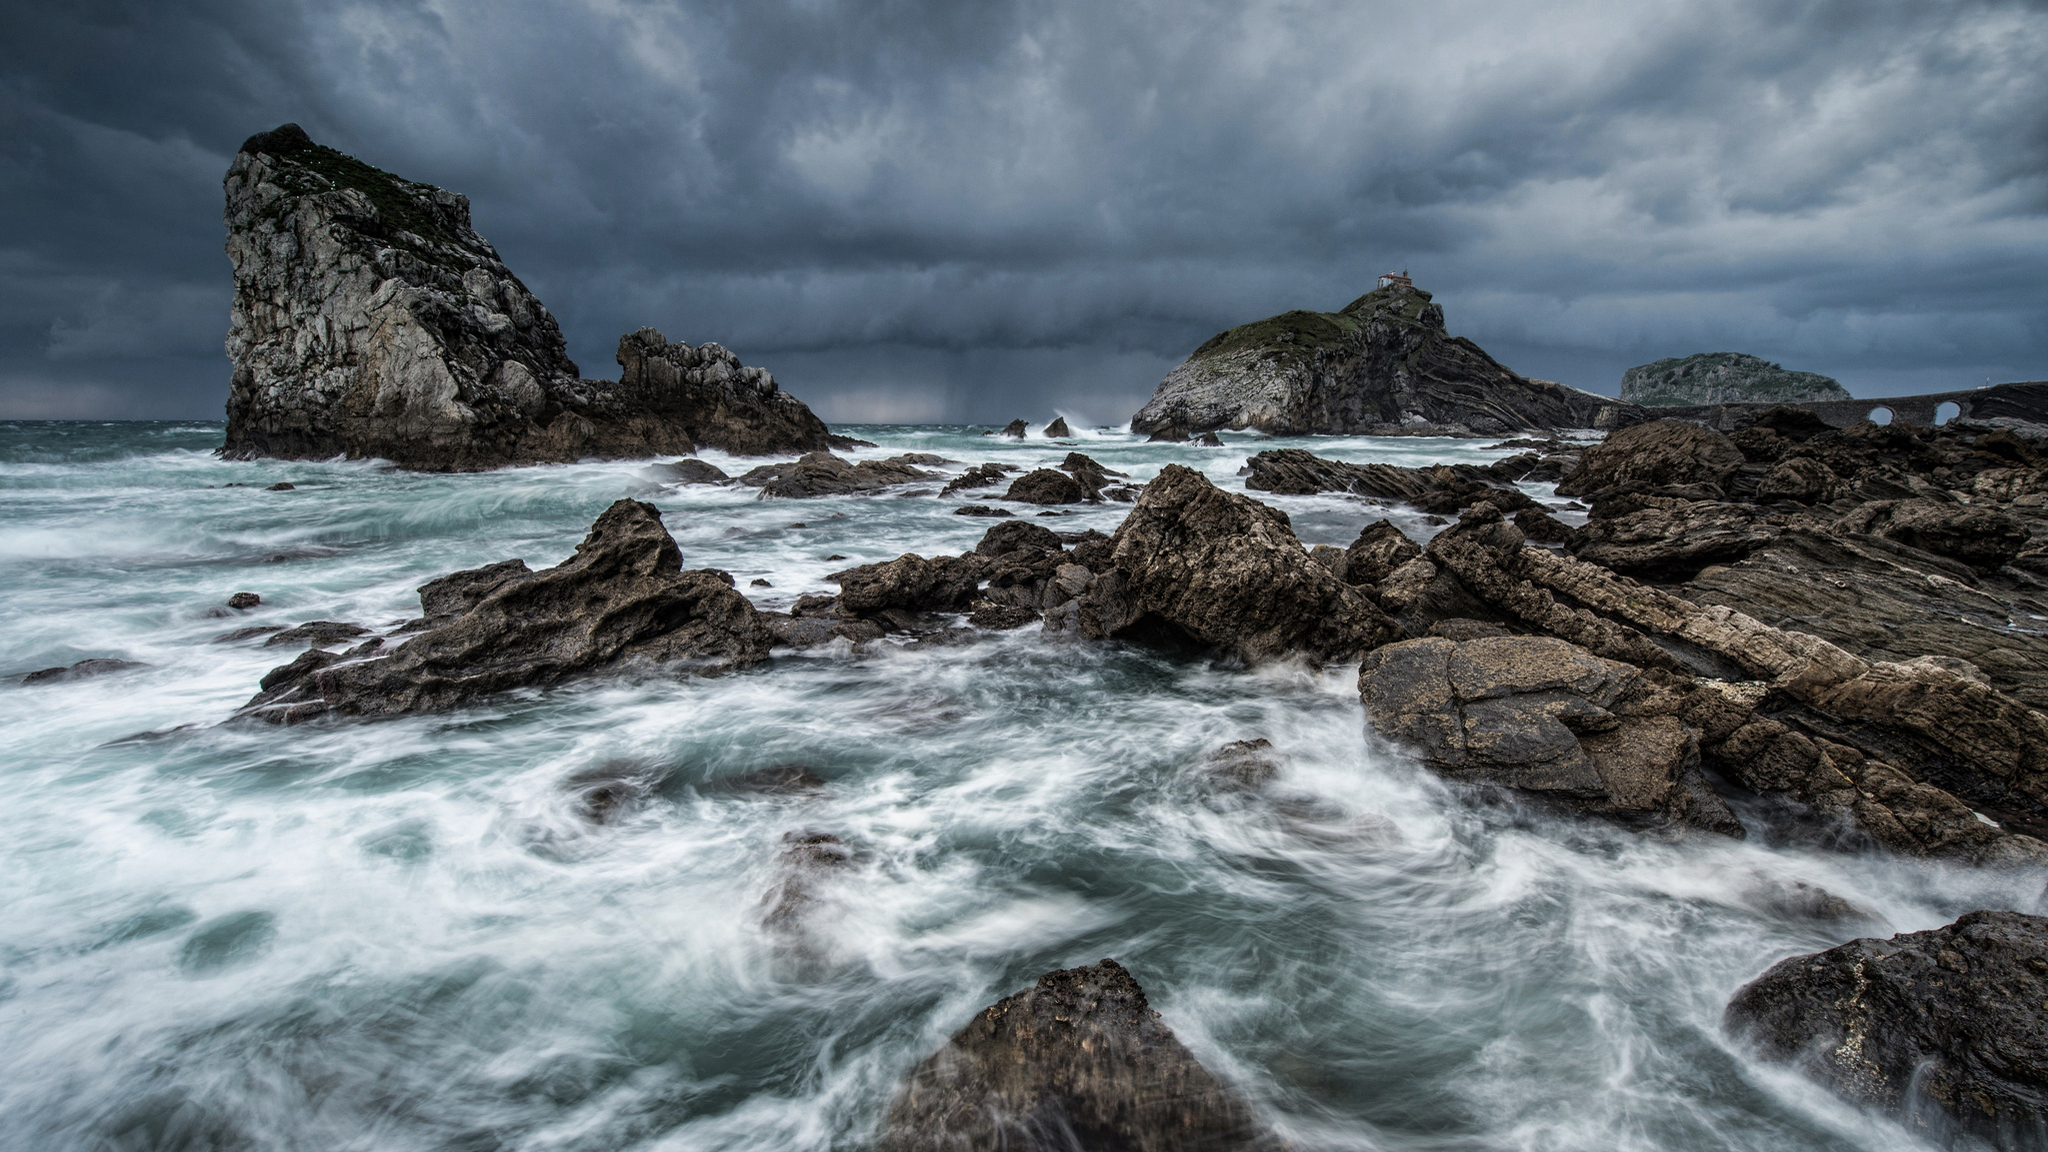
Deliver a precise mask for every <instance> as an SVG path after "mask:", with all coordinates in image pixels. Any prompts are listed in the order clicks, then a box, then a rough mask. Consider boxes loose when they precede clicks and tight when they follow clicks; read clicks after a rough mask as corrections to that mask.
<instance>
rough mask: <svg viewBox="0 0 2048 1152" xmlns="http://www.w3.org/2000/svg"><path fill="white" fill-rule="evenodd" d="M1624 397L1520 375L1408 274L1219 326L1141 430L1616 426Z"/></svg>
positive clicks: (1179, 433)
mask: <svg viewBox="0 0 2048 1152" xmlns="http://www.w3.org/2000/svg"><path fill="white" fill-rule="evenodd" d="M1625 407H1626V406H1625V405H1618V404H1616V403H1615V401H1614V400H1613V399H1612V398H1611V397H1606V396H1599V395H1595V394H1594V393H1591V392H1583V391H1580V390H1579V389H1577V388H1567V387H1565V386H1563V385H1561V384H1554V383H1551V382H1549V381H1545V380H1530V379H1526V378H1524V377H1521V376H1517V375H1516V374H1515V373H1513V372H1511V371H1509V370H1508V369H1506V368H1504V367H1502V366H1501V365H1500V364H1499V363H1498V362H1496V361H1495V360H1494V359H1493V357H1491V356H1488V355H1487V354H1486V352H1485V351H1484V350H1483V349H1481V348H1480V347H1479V345H1477V344H1474V343H1473V342H1472V341H1470V340H1467V339H1466V338H1464V337H1463V336H1452V335H1450V334H1449V333H1448V332H1446V331H1445V330H1444V311H1443V308H1442V307H1440V306H1439V305H1437V304H1434V303H1431V301H1430V294H1429V293H1427V292H1425V291H1423V290H1422V289H1420V288H1416V287H1414V286H1412V285H1410V284H1405V283H1400V282H1398V281H1397V282H1394V283H1389V284H1386V285H1385V286H1383V287H1380V288H1377V289H1374V290H1373V291H1371V292H1368V293H1366V294H1365V295H1363V296H1361V297H1359V298H1358V299H1356V300H1354V301H1352V302H1351V303H1350V304H1348V305H1346V306H1345V307H1344V309H1343V310H1342V311H1339V312H1302V311H1296V312H1286V313H1282V314H1281V315H1278V316H1274V317H1271V318H1270V319H1266V320H1261V321H1259V322H1257V323H1255V324H1245V325H1241V326H1240V327H1236V328H1232V329H1231V330H1229V331H1228V332H1223V333H1220V334H1218V335H1216V336H1215V337H1213V338H1211V339H1210V340H1209V342H1208V343H1206V344H1203V345H1202V346H1201V347H1200V348H1197V349H1195V353H1194V355H1192V356H1190V357H1188V358H1187V360H1186V361H1185V362H1183V363H1182V364H1181V365H1180V367H1178V368H1175V369H1174V370H1173V371H1172V372H1170V373H1168V374H1167V377H1166V379H1165V380H1162V381H1160V384H1159V387H1158V389H1156V390H1155V391H1154V392H1153V393H1152V399H1151V400H1150V401H1149V402H1148V403H1147V404H1146V405H1145V407H1143V408H1142V409H1140V410H1139V411H1138V414H1137V415H1136V416H1133V417H1131V431H1133V432H1147V433H1151V434H1152V435H1154V436H1155V437H1165V436H1171V437H1174V438H1181V437H1187V436H1193V435H1197V434H1199V433H1202V432H1209V431H1213V430H1215V429H1218V428H1255V429H1257V430H1259V431H1262V432H1271V433H1274V434H1276V435H1282V436H1299V435H1307V434H1312V433H1351V434H1369V435H1401V434H1409V435H1436V434H1443V433H1450V434H1457V433H1460V432H1468V433H1480V434H1485V435H1498V434H1501V433H1506V432H1514V431H1521V430H1527V429H1541V428H1592V427H1609V426H1616V425H1618V424H1620V423H1626V422H1627V421H1626V420H1623V419H1621V414H1622V412H1623V410H1624V409H1625Z"/></svg>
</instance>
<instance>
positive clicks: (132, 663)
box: [21, 656, 149, 684]
mask: <svg viewBox="0 0 2048 1152" xmlns="http://www.w3.org/2000/svg"><path fill="white" fill-rule="evenodd" d="M147 667H149V665H147V664H144V663H143V662H141V661H140V660H114V659H111V658H108V657H105V656H96V657H93V658H92V659H90V660H80V661H79V662H78V663H76V664H72V665H69V666H65V667H59V668H43V669H39V670H37V671H34V672H31V673H29V674H28V675H26V676H23V677H22V678H21V682H22V683H23V684H61V683H64V682H65V681H69V680H90V679H92V678H93V677H95V676H108V675H112V674H113V673H115V672H133V671H135V670H136V669H138V668H147Z"/></svg>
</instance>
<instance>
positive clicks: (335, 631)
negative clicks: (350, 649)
mask: <svg viewBox="0 0 2048 1152" xmlns="http://www.w3.org/2000/svg"><path fill="white" fill-rule="evenodd" d="M369 634H370V630H369V629H368V628H365V627H363V626H362V625H361V624H348V623H344V622H342V621H340V620H308V621H306V622H305V623H304V624H301V625H299V626H298V627H296V628H287V629H285V630H284V631H282V632H279V633H277V634H276V635H274V636H272V637H271V638H270V639H268V640H265V641H264V642H263V646H264V647H266V648H275V647H277V646H279V645H281V644H310V645H312V646H314V647H315V648H323V647H326V646H327V645H329V644H339V643H341V642H342V641H344V640H353V639H355V638H356V637H358V636H367V635H369Z"/></svg>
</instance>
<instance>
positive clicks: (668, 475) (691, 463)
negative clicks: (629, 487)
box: [642, 459, 732, 484]
mask: <svg viewBox="0 0 2048 1152" xmlns="http://www.w3.org/2000/svg"><path fill="white" fill-rule="evenodd" d="M642 475H644V476H646V477H647V478H648V479H649V480H653V481H655V482H656V483H659V484H730V483H732V477H730V476H728V475H726V474H725V469H723V468H720V467H719V466H718V465H716V464H711V463H707V462H706V461H703V460H696V459H691V460H677V461H675V462H673V463H669V464H650V465H649V466H648V467H647V470H646V471H645V472H644V473H642Z"/></svg>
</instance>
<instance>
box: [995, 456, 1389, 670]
mask: <svg viewBox="0 0 2048 1152" xmlns="http://www.w3.org/2000/svg"><path fill="white" fill-rule="evenodd" d="M1005 527H1007V526H1005ZM1111 541H1112V544H1111V563H1112V564H1113V568H1112V569H1111V570H1110V571H1109V572H1107V573H1105V574H1103V575H1101V576H1100V577H1099V578H1098V579H1097V580H1096V581H1095V582H1094V583H1093V585H1091V587H1090V588H1089V589H1088V591H1087V593H1086V595H1084V596H1082V597H1081V598H1080V600H1079V605H1080V607H1079V608H1078V609H1077V614H1078V615H1077V621H1076V622H1077V623H1078V625H1079V626H1080V628H1081V630H1082V631H1083V632H1085V633H1086V634H1088V635H1091V636H1096V637H1108V636H1126V637H1130V638H1133V639H1149V640H1153V641H1159V642H1168V643H1172V642H1190V641H1191V642H1193V643H1194V644H1197V645H1201V646H1206V647H1210V648H1213V649H1217V650H1220V651H1222V652H1224V653H1225V654H1227V655H1230V656H1232V657H1235V658H1237V659H1240V660H1243V661H1245V662H1246V663H1250V664H1256V663H1260V662H1263V661H1268V660H1274V659H1279V658H1282V657H1286V656H1290V655H1299V656H1302V657H1304V658H1306V659H1307V660H1309V661H1310V662H1312V663H1319V662H1323V661H1330V660H1350V659H1355V658H1357V657H1358V656H1359V655H1360V654H1362V653H1364V652H1366V651H1368V650H1370V649H1372V648H1375V647H1377V646H1379V645H1380V644H1383V643H1386V642H1387V641H1388V640H1390V639H1392V638H1393V637H1394V636H1395V635H1396V632H1397V629H1396V627H1395V625H1394V624H1393V622H1392V621H1390V620H1388V619H1387V618H1386V617H1385V616H1384V615H1382V614H1381V613H1380V611H1379V610H1378V609H1377V608H1375V607H1374V606H1373V604H1372V602H1371V601H1370V600H1368V599H1367V598H1366V597H1365V596H1364V595H1363V594H1362V593H1360V592H1359V591H1358V590H1357V589H1355V588H1353V587H1351V586H1350V585H1348V584H1346V583H1344V582H1343V581H1342V580H1340V579H1338V578H1337V577H1336V575H1334V574H1333V573H1331V572H1330V571H1329V570H1328V569H1326V568H1324V567H1323V566H1322V565H1320V564H1317V563H1315V562H1314V561H1313V560H1311V559H1310V558H1309V554H1308V550H1307V549H1305V548H1303V547H1302V546H1301V541H1300V540H1299V539H1297V538H1296V537H1295V535H1294V529H1293V527H1292V526H1291V525H1290V524H1289V523H1288V520H1287V516H1286V514H1285V513H1282V512H1280V511H1278V510H1276V509H1273V508H1269V507H1267V506H1266V505H1264V504H1261V503H1259V502H1258V501H1256V500H1253V499H1251V498H1249V497H1246V496H1240V495H1237V494H1236V493H1233V492H1224V491H1222V490H1221V489H1218V488H1217V487H1216V486H1215V485H1213V484H1211V483H1209V481H1208V479H1207V478H1206V477H1204V476H1203V475H1202V474H1201V473H1199V472H1196V471H1195V470H1193V469H1191V468H1187V467H1183V466H1181V465H1178V464H1169V465H1167V466H1166V468H1165V469H1164V470H1162V471H1161V472H1160V474H1159V477H1158V478H1157V479H1155V480H1153V481H1152V482H1151V483H1150V484H1148V485H1146V486H1145V494H1144V496H1143V497H1141V498H1140V499H1139V500H1138V503H1137V505H1136V506H1135V507H1133V508H1132V509H1131V514H1130V515H1129V516H1127V517H1125V519H1124V522H1123V523H1122V524H1121V525H1119V526H1118V528H1117V530H1116V535H1115V536H1113V537H1112V538H1111ZM1047 623H1048V627H1050V626H1051V621H1050V620H1048V622H1047Z"/></svg>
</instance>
